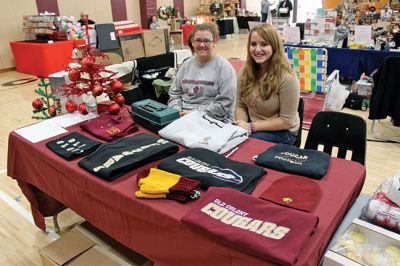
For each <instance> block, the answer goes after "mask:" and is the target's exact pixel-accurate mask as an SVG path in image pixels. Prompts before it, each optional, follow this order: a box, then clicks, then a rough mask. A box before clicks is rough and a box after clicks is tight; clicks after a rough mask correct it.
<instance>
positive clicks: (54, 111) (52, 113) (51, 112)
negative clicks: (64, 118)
mask: <svg viewBox="0 0 400 266" xmlns="http://www.w3.org/2000/svg"><path fill="white" fill-rule="evenodd" d="M47 112H48V113H49V115H50V116H51V117H54V116H56V115H57V109H56V107H55V106H54V105H51V106H50V107H49V109H48V110H47Z"/></svg>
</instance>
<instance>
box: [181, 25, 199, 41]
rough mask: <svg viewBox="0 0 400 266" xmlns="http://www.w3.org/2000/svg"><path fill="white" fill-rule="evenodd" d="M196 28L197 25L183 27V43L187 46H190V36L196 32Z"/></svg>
mask: <svg viewBox="0 0 400 266" xmlns="http://www.w3.org/2000/svg"><path fill="white" fill-rule="evenodd" d="M195 27H196V25H190V24H184V25H181V30H182V33H183V43H184V44H185V45H188V38H189V34H190V33H191V32H192V31H193V30H194V28H195Z"/></svg>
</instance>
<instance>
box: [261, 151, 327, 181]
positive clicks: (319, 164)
mask: <svg viewBox="0 0 400 266" xmlns="http://www.w3.org/2000/svg"><path fill="white" fill-rule="evenodd" d="M329 160H330V155H329V154H327V153H325V152H322V151H317V150H310V149H300V148H297V147H295V146H291V145H287V144H277V145H275V146H273V147H271V148H269V149H268V150H266V151H264V152H263V153H260V155H258V157H257V159H256V164H258V165H262V166H265V167H267V168H271V169H275V170H278V171H282V172H287V173H291V174H296V175H301V176H305V177H310V178H313V179H321V178H322V177H323V176H324V175H326V172H327V171H328V167H329Z"/></svg>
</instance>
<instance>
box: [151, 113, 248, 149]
mask: <svg viewBox="0 0 400 266" xmlns="http://www.w3.org/2000/svg"><path fill="white" fill-rule="evenodd" d="M158 134H159V135H160V136H161V137H163V138H166V139H169V140H171V141H174V142H176V143H179V144H181V145H183V146H185V147H187V148H205V149H208V150H212V151H215V152H217V153H219V154H222V153H225V152H227V151H228V150H230V149H232V148H234V147H236V146H237V145H239V144H240V143H242V142H243V141H245V140H246V139H247V138H248V133H247V130H245V129H243V128H241V127H239V126H235V125H232V124H225V123H223V122H221V121H219V120H216V119H214V118H211V117H209V116H208V115H206V114H205V113H204V112H200V111H192V112H190V113H189V114H187V115H185V116H183V117H181V118H179V119H177V120H175V121H174V122H172V123H171V124H169V125H168V126H166V127H164V128H163V129H161V130H160V131H159V132H158Z"/></svg>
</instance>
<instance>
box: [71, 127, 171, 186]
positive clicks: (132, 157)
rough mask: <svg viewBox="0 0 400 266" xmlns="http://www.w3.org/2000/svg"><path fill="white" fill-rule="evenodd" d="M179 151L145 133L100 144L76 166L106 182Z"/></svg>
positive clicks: (168, 143)
mask: <svg viewBox="0 0 400 266" xmlns="http://www.w3.org/2000/svg"><path fill="white" fill-rule="evenodd" d="M178 150H179V147H178V146H177V145H175V144H173V143H171V142H169V141H168V140H165V139H162V138H160V137H157V136H153V135H148V134H145V133H141V134H138V135H136V136H133V137H129V138H123V139H119V140H116V141H114V142H112V143H109V144H102V145H101V146H100V147H99V148H98V149H97V150H96V151H95V152H94V153H92V154H91V155H89V156H87V157H86V158H84V159H82V160H81V161H79V163H78V165H79V166H80V167H82V168H83V169H85V170H87V171H89V172H90V173H92V174H94V175H97V176H99V177H101V178H103V179H105V180H107V181H112V180H114V179H116V178H118V177H120V176H122V175H123V174H125V173H127V172H129V171H131V170H132V169H135V168H137V167H140V166H143V165H145V164H148V163H150V162H154V161H157V160H160V159H163V158H165V157H168V156H170V155H173V154H175V153H177V152H178Z"/></svg>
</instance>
